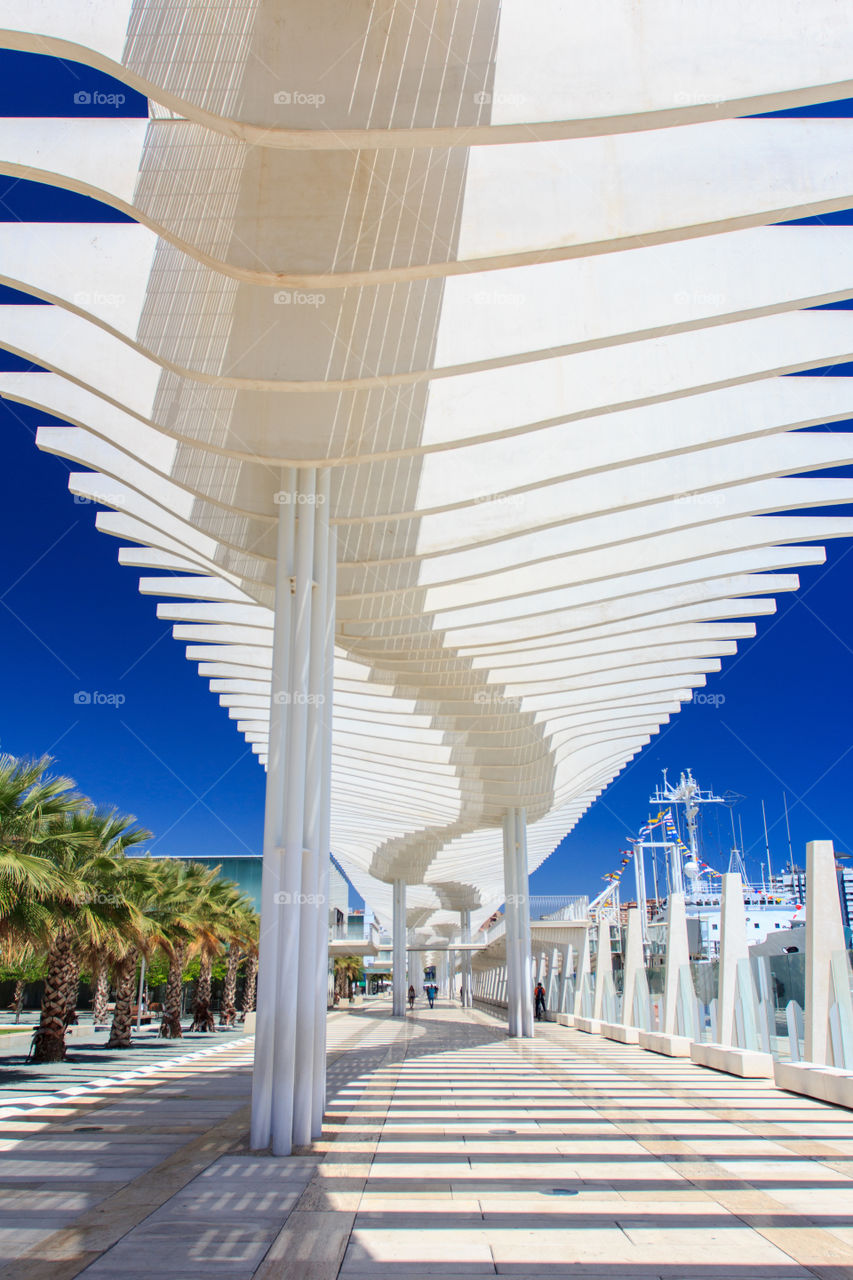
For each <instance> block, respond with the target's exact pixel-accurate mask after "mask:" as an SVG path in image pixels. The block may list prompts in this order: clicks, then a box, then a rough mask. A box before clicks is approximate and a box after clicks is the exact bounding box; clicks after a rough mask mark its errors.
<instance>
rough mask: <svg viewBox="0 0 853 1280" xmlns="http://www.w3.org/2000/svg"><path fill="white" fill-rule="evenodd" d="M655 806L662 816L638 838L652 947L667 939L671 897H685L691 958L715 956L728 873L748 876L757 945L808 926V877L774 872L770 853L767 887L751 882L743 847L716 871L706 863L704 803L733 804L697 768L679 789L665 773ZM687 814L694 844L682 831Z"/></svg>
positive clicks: (749, 915)
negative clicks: (704, 783)
mask: <svg viewBox="0 0 853 1280" xmlns="http://www.w3.org/2000/svg"><path fill="white" fill-rule="evenodd" d="M649 803H650V805H652V806H655V807H656V812H654V813H653V815H650V817H649V820H648V822H647V823H646V824H645V826H644V827H643V828H642V829H641V831H640V833H639V835H638V836H637V838H636V839H635V840H632V841H631V843H632V846H633V849H632V857H633V863H634V873H635V880H636V887H637V903H638V905H639V906H640V908H641V910H642V913H643V918H644V920H645V921H646V922H647V923H646V937H647V940H648V941H649V942H651V943H655V942H656V941H657V940H658V937H657V935H658V934H662V930H663V928H664V920H665V917H666V901H667V898H668V895H669V894H670V893H683V894H684V904H685V911H686V914H687V927H688V936H689V942H690V952H691V955H692V956H693V957H694V958H695V959H705V960H709V959H714V958H715V957H716V956H717V954H718V952H719V947H720V913H721V906H722V891H721V874H722V871H723V870H725V869H728V870H730V871H738V872H740V874H741V878H742V880H743V893H744V907H745V911H746V928H747V935H748V941H749V944H750V945H754V944H756V943H760V942H764V941H765V940H766V938H767V937H768V936H769V935H770V934H772V933H775V932H777V931H781V930H788V929H790V928H791V927H792V926H797V925H801V924H803V923H804V922H805V877H804V876H803V875H802V873H801V872H798V871H796V870H794V869H791V870H788V871H785V872H782V873H776V872H774V871H773V869H772V867H771V865H770V860H769V852H768V864H767V874H766V876H765V875H764V874H762V880H761V883H760V884H755V883H751V882H750V879H749V877H748V876H747V874H746V869H745V866H744V862H743V853H742V850H740V849H739V848H738V847H737V845H736V844H733V847H732V849H731V851H730V852H729V853H728V854H727V855H725V858H726V862H727V867H723V866H722V865H721V866H719V867H713V866H711V865H710V864H709V863H708V862H707V861H706V860H705V858H704V856H703V852H702V851H701V848H700V837H699V816H700V812H701V809H702V806H705V805H726V804H727V803H728V802H727V800H726V799H725V798H724V797H722V796H717V795H714V793H713V792H712V791H703V790H702V789H701V787H700V786H699V784H698V782H697V781H696V779H695V778H694V777H693V775H692V773H691V771H690V770H689V769H688V770H687V772H686V773H682V774H681V777H680V779H679V781H678V783H677V784H676V785H673V784H672V783H670V782H669V781H668V780H667V776H666V772H664V775H663V783H662V785H661V786H659V787H658V788H657V790H656V791H655V793H654V794H653V795H652V796H650V797H649ZM679 807H680V809H679ZM681 817H683V820H684V827H685V830H686V836H687V839H686V841H685V840H684V839H682V837H681V834H680V831H679V826H680V818H681ZM659 851H660V852H661V853H662V855H663V873H662V874H663V875H664V877H665V884H664V885H663V886H659V885H658V863H657V857H658V852H659ZM711 856H713V855H711ZM723 857H724V855H722V853H721V852H718V854H717V857H716V859H715V860H716V861H718V862H720V863H722V861H723ZM650 869H651V871H652V876H653V879H654V886H653V889H654V896H653V897H652V896H651V894H650V893H649V883H648V877H649V872H650Z"/></svg>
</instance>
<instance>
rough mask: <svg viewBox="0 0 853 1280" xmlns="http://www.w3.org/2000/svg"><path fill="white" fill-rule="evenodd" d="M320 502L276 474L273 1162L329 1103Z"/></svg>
mask: <svg viewBox="0 0 853 1280" xmlns="http://www.w3.org/2000/svg"><path fill="white" fill-rule="evenodd" d="M327 498H328V478H327V477H325V478H324V479H323V481H322V482H321V485H320V487H319V488H318V484H317V472H316V470H315V468H313V467H306V468H302V469H300V470H299V471H298V472H294V471H293V469H292V468H288V469H286V470H285V471H284V472H283V473H282V481H281V489H280V490H279V493H278V494H277V495H276V503H277V506H278V513H279V520H278V539H277V552H276V601H275V613H274V630H273V662H272V687H271V701H270V741H269V754H268V765H267V802H266V809H265V829H264V872H263V883H262V890H261V896H262V920H261V943H260V964H259V975H258V976H259V988H258V1011H257V1024H256V1032H257V1041H256V1053H255V1070H254V1077H253V1091H252V1124H251V1143H252V1147H253V1148H254V1149H262V1148H264V1147H267V1146H271V1147H272V1151H273V1154H274V1155H288V1154H289V1153H290V1151H291V1149H292V1147H293V1145H294V1143H297V1144H299V1145H305V1144H307V1143H309V1142H310V1141H311V1138H312V1136H319V1132H320V1128H321V1126H322V1114H323V1109H324V1105H325V1014H326V976H327V964H328V962H327V961H325V960H324V959H323V957H324V955H325V950H324V947H325V940H327V937H328V919H327V915H326V913H325V911H321V909H320V899H321V898H322V897H324V896H326V890H325V888H324V885H325V877H326V866H325V863H326V861H327V858H328V829H329V828H328V817H327V816H325V815H327V812H328V807H329V798H330V797H329V792H330V770H331V752H330V750H329V745H328V741H327V739H328V723H329V719H328V718H329V715H330V713H331V699H330V700H329V705H328V707H326V706H325V705H324V699H325V697H326V693H327V691H328V692H329V694H330V693H331V684H330V682H328V681H327V675H326V669H327V648H328V649H330V648H331V635H330V633H329V627H330V625H333V623H331V624H330V618H329V614H330V612H331V610H330V607H329V602H330V594H331V593H330V586H329V581H328V580H329V568H328V561H329V537H328V532H327V519H328V512H327V510H326V506H327ZM318 513H320V514H318ZM315 535H316V536H315ZM332 590H333V583H332ZM309 709H310V711H311V717H310V718H309ZM309 719H310V723H309Z"/></svg>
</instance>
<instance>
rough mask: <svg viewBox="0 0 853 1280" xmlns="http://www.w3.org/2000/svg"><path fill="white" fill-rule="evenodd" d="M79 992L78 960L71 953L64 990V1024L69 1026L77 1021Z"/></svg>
mask: <svg viewBox="0 0 853 1280" xmlns="http://www.w3.org/2000/svg"><path fill="white" fill-rule="evenodd" d="M79 993H80V961H79V959H78V958H77V956H75V955H72V957H71V960H70V962H69V965H68V979H67V986H66V991H65V1025H66V1026H67V1027H70V1026H71V1024H72V1023H73V1022H76V1021H77V1018H76V1014H77V997H78V995H79Z"/></svg>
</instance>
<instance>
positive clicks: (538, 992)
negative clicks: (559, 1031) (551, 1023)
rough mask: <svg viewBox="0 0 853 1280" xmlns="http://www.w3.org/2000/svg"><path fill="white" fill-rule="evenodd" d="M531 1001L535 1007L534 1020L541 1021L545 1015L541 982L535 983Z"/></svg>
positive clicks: (543, 992)
mask: <svg viewBox="0 0 853 1280" xmlns="http://www.w3.org/2000/svg"><path fill="white" fill-rule="evenodd" d="M533 1003H534V1007H535V1009H536V1021H537V1022H541V1021H542V1019H543V1017H544V1016H545V988H544V987H543V986H542V983H541V982H537V983H536V989H535V991H534V992H533Z"/></svg>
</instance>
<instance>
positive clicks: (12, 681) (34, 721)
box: [0, 53, 853, 894]
mask: <svg viewBox="0 0 853 1280" xmlns="http://www.w3.org/2000/svg"><path fill="white" fill-rule="evenodd" d="M96 92H99V93H102V94H116V93H117V94H120V95H123V96H124V98H125V101H124V102H123V103H121V104H119V105H118V106H108V107H104V106H103V105H101V106H99V105H98V104H97V103H96V102H89V103H87V102H85V101H84V102H81V101H79V97H80V95H81V94H82V95H87V94H88V95H89V96H91V97H93V98H94V96H95V94H96ZM75 95H77V97H78V101H76V102H75V100H74V99H75ZM112 112H116V113H117V114H124V115H129V114H135V115H145V114H146V110H145V103H144V100H143V99H141V98H139V96H138V95H136V94H133V93H132V92H131V91H130V90H129V89H127V88H126V86H123V85H117V84H115V83H114V82H111V81H110V80H109V79H108V77H105V76H100V75H98V74H97V73H94V72H92V71H90V70H89V69H88V68H83V67H80V66H75V65H74V64H64V63H59V62H56V61H54V60H53V59H48V58H37V57H34V56H32V55H23V54H8V53H7V54H0V114H5V115H55V116H62V115H74V114H77V115H79V114H110V113H112ZM823 113H824V114H848V113H849V111H848V108H847V105H846V104H845V106H844V107H843V108H839V107H833V108H831V109H827V108H825V109H824V110H823ZM800 114H802V113H800ZM811 114H819V112H817V111H814V110H813V111H812V112H811ZM17 219H24V220H30V219H37V220H40V221H63V220H74V221H88V220H92V221H101V222H103V221H115V220H122V219H121V218H120V215H117V214H115V213H114V212H113V211H112V210H109V209H107V208H105V207H104V206H101V205H97V204H94V203H93V202H91V201H87V200H84V199H83V198H81V197H75V196H71V195H67V194H65V193H62V192H59V191H56V190H54V189H52V188H49V187H41V186H38V185H36V184H32V183H22V182H16V181H14V180H11V179H0V220H3V221H9V220H17ZM826 221H831V222H834V223H838V222H849V221H850V215H848V214H844V215H834V216H833V217H832V218H831V219H827V220H826ZM851 291H853V288H852V290H851ZM23 301H24V299H23V298H22V297H21V295H12V294H10V292H9V291H8V290H7V291H6V292H5V293H4V294H3V296H2V297H0V302H3V303H7V304H8V303H17V302H23ZM18 367H22V366H21V362H20V361H18V360H16V359H15V358H14V357H11V356H8V355H4V354H3V353H1V352H0V368H4V369H10V368H18ZM840 371H843V372H844V373H846V374H848V375H849V374H850V373H851V372H853V370H851V367H850V366H845V367H844V369H843V370H838V369H835V370H833V372H834V373H838V372H840ZM812 376H820V374H819V373H818V374H815V375H812ZM50 421H51V419H50V418H49V417H48V416H47V415H45V414H43V413H37V412H35V411H33V410H30V409H26V408H22V407H21V406H19V405H16V404H12V403H9V402H6V401H3V402H0V430H2V439H3V461H4V465H3V467H2V468H0V485H2V499H1V500H0V513H2V521H3V556H2V561H1V562H0V604H2V606H3V607H2V610H0V658H2V664H3V665H2V669H3V673H4V681H3V697H2V702H1V703H0V748H2V749H3V750H4V751H9V752H12V753H13V754H21V755H29V754H40V753H42V752H48V753H50V754H51V755H53V756H55V758H56V763H57V768H58V769H59V770H61V771H63V772H67V773H69V774H71V775H72V776H73V777H74V778H75V779H76V780H77V782H78V784H79V786H80V787H81V789H82V790H83V791H85V792H86V793H87V794H89V795H91V796H92V797H93V798H94V799H95V800H97V801H99V802H104V803H110V804H115V805H116V806H118V807H119V808H120V809H122V810H125V811H129V812H131V813H134V814H136V815H137V816H138V818H139V820H140V821H141V822H142V823H143V824H144V825H145V826H147V827H149V828H150V829H151V830H152V831H153V832H154V833H155V836H156V840H155V842H154V844H153V846H152V847H153V848H154V850H155V851H157V852H163V853H178V854H214V855H217V856H220V855H221V856H224V855H226V854H239V853H248V852H258V851H259V849H260V840H261V828H262V812H263V788H264V779H263V773H262V770H261V769H260V767H259V766H258V764H257V762H256V759H255V757H254V756H253V755H252V753H251V751H250V750H249V749H248V748H247V747H246V746H245V744H244V743H243V741H242V739H241V738H240V737H238V735H237V733H236V730H235V729H234V728H233V726H232V722H230V721H229V720H228V718H227V714H226V712H225V711H224V710H223V709H222V708H220V707H219V705H218V703H217V700H216V699H215V697H214V696H213V695H212V694H211V693H210V692H209V690H208V688H207V684H206V682H204V681H202V680H200V679H199V678H198V675H197V674H196V668H195V665H194V664H190V663H188V662H187V661H186V659H185V658H184V647H183V645H181V644H178V643H176V642H175V641H173V640H172V638H171V633H170V626H169V624H167V623H162V622H158V621H157V619H156V617H155V607H154V601H153V600H152V599H151V598H148V597H143V596H140V595H139V593H138V590H137V581H138V577H139V574H138V571H136V570H133V569H123V568H121V567H120V566H119V565H118V562H117V558H116V557H117V548H118V545H119V544H118V542H117V541H116V540H114V539H112V538H110V537H107V536H105V535H103V534H100V533H97V532H96V530H95V527H94V521H95V513H96V508H94V507H93V506H91V505H89V504H80V503H78V502H75V500H74V499H73V498H72V496H71V495H70V494H69V493H68V490H67V478H68V472H69V470H72V469H78V468H72V467H71V466H70V465H69V464H67V463H65V462H63V461H62V460H61V459H57V458H52V457H49V456H47V455H45V454H41V453H39V451H38V450H37V449H36V448H35V445H34V443H33V437H34V434H35V429H36V427H37V426H38V425H40V424H42V423H46V422H50ZM817 429H823V430H828V429H830V428H817ZM832 429H833V430H844V429H847V430H850V429H853V423H846V424H845V423H842V424H836V425H835V426H834V427H833V428H832ZM835 474H843V473H838V472H836V473H835ZM834 510H835V511H836V513H840V511H841V509H839V508H835V509H834ZM844 513H845V514H853V513H851V512H850V511H847V510H845V512H844ZM827 514H828V513H827ZM801 582H802V587H801V590H800V592H799V593H797V594H796V595H788V596H781V597H779V601H778V604H779V608H778V612H777V614H776V616H775V617H771V618H763V619H760V620H759V621H758V636H757V638H756V639H755V640H753V641H747V642H743V643H742V645H741V648H740V652H739V655H738V656H737V657H736V658H734V659H729V660H727V661H726V660H724V666H723V671H722V672H721V673H720V674H719V675H717V676H710V677H709V679H708V686H707V690H706V692H708V693H714V694H717V695H720V698H722V699H723V700H722V701H720V698H717V699H716V702H717V705H713V704H710V703H707V702H706V703H704V704H703V705H692V706H688V707H687V708H686V709H685V710H684V711H682V712H681V714H680V715H679V716H677V717H675V718H674V720H673V722H672V724H670V725H669V726H666V727H664V729H663V730H662V732H661V734H660V735H659V736H658V737H657V738H656V739H654V740H653V741H652V743H651V744H650V746H649V747H647V748H646V750H645V751H644V752H643V753H642V754H641V755H640V756H639V757H638V758H637V759H635V760H634V761H633V762H632V763H631V764H630V765H629V766H628V767H627V769H626V770H625V771H624V773H623V774H622V776H621V777H620V778H619V779H617V781H616V782H615V783H613V785H612V786H611V787H610V788H609V789H608V791H607V792H606V793H605V795H604V796H603V797H602V798H601V799H600V800H599V801H598V802H597V803H596V804H595V805H594V806H593V808H592V810H591V811H590V812H589V814H588V815H587V816H586V817H585V818H584V819H583V820H582V821H581V823H580V824H579V825H578V827H577V828H576V829H575V831H574V832H573V833H572V834H571V835H570V836H569V837H568V838H567V839H566V840H565V841H564V842H563V844H562V845H561V847H560V849H559V850H558V851H557V852H556V853H555V854H554V855H553V856H552V857H551V858H550V859H548V861H547V862H546V863H545V864H544V866H543V867H542V868H541V869H540V870H539V871H538V872H537V873H536V874H535V875H534V877H533V881H532V890H533V892H535V893H560V892H564V893H573V892H577V893H591V894H592V893H594V892H597V891H598V889H600V888H601V887H602V884H603V881H602V879H601V877H602V875H603V874H604V873H605V872H607V871H609V870H611V869H613V868H614V867H616V866H618V863H619V850H620V849H622V848H624V845H625V838H626V836H628V835H630V834H632V833H634V832H635V831H636V830H637V828H638V827H639V826H640V825H641V824H642V822H643V821H644V819H645V817H646V814H647V811H648V797H649V795H650V793H651V790H653V789H654V787H655V786H656V785H657V783H658V781H659V778H660V770H661V768H663V767H668V768H669V770H670V776H671V777H672V776H673V775H676V776H677V774H678V772H679V770H680V769H682V768H685V767H687V766H689V767H691V768H692V769H693V771H694V774H695V775H696V776H697V777H698V778H699V780H700V781H701V783H702V785H703V786H713V787H714V788H715V789H716V790H717V791H718V792H731V793H736V794H738V795H740V796H742V797H743V798H742V799H741V800H740V801H739V802H738V804H737V806H736V808H735V814H736V815H738V816H739V818H740V820H741V821H742V823H743V830H744V836H745V845H746V850H747V856H748V859H749V860H751V861H750V863H749V865H750V867H751V868H752V869H757V867H758V861H757V860H758V859H763V857H764V837H763V829H762V826H761V808H760V804H761V800H762V798H763V799H764V800H765V803H766V808H767V817H768V824H769V826H770V844H771V849H772V851H773V856H774V863H775V864H777V865H780V864H781V862H782V860H783V859H784V858H786V857H787V835H786V830H785V823H784V817H783V810H782V795H783V792H787V796H788V804H789V810H790V821H791V832H792V842H793V848H794V852H795V857H796V858H797V859H798V860H799V861H800V862H802V861H803V858H804V846H805V842H806V841H807V840H809V839H818V838H832V839H834V840H835V841H836V848H837V849H840V850H843V851H845V852H846V851H853V849H851V846H853V819H851V801H850V797H851V794H853V749H851V741H853V739H851V719H853V698H851V672H853V625H851V624H853V603H852V602H853V543H850V544H848V543H846V542H834V543H830V544H829V545H828V546H827V563H826V565H825V566H823V567H821V568H813V569H806V570H803V572H802V573H801ZM81 691H83V692H87V693H89V694H95V693H97V694H99V695H106V696H107V698H108V699H111V700H107V701H101V702H100V703H98V701H97V700H93V701H92V702H91V703H89V704H88V705H85V704H81V703H80V702H79V701H75V694H78V693H80V692H81ZM119 699H123V701H122V702H121V703H120V705H117V704H118V703H119ZM722 816H723V822H722V825H721V826H719V827H718V824H717V822H716V821H714V820H712V821H709V822H708V823H707V824H706V838H707V844H706V854H707V856H708V860H709V861H710V862H712V864H715V865H720V858H719V856H718V853H717V849H718V846H719V847H721V848H722V849H724V850H725V851H727V850H728V848H729V845H730V843H731V839H730V836H731V828H730V825H729V821H728V814H727V813H724V814H723V815H722Z"/></svg>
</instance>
